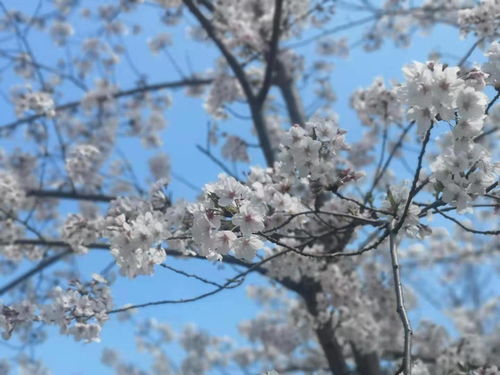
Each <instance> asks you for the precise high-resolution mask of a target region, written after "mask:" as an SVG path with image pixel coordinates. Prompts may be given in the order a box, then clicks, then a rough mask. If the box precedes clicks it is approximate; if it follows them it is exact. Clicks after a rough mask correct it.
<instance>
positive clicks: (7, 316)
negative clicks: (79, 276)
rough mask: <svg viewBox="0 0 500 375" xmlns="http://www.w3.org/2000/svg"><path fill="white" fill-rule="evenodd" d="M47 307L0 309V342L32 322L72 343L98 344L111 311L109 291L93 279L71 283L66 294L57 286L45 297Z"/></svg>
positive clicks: (28, 305) (18, 305) (21, 304)
mask: <svg viewBox="0 0 500 375" xmlns="http://www.w3.org/2000/svg"><path fill="white" fill-rule="evenodd" d="M49 297H50V303H46V304H40V305H36V304H33V303H32V302H30V301H29V300H25V301H21V302H18V303H16V304H13V305H10V306H6V305H1V311H0V327H1V329H2V336H3V338H9V337H10V336H11V335H12V333H13V332H22V331H23V330H24V331H26V330H29V329H30V328H32V325H33V324H35V323H36V322H43V323H46V324H51V325H56V326H58V327H59V329H60V331H61V333H63V334H67V335H71V336H73V337H74V338H75V339H76V340H84V341H86V342H91V341H99V334H100V331H101V326H102V324H103V323H104V322H105V321H106V320H107V319H108V315H107V311H108V310H109V309H110V308H111V307H112V298H111V294H110V290H109V287H108V286H107V285H106V284H105V283H104V280H103V279H102V277H101V276H99V275H96V276H95V277H94V280H93V281H91V282H90V283H88V284H80V283H79V282H75V283H74V285H73V286H72V287H70V288H68V289H66V290H63V289H62V288H61V287H59V286H57V287H55V288H54V289H52V290H51V292H50V293H49Z"/></svg>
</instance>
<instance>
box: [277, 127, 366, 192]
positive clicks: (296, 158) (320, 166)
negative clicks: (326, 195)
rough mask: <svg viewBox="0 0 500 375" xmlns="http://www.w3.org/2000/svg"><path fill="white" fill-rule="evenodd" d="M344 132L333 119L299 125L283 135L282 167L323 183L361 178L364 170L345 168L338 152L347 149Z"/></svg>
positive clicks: (335, 182) (340, 183)
mask: <svg viewBox="0 0 500 375" xmlns="http://www.w3.org/2000/svg"><path fill="white" fill-rule="evenodd" d="M345 133H346V132H345V131H344V130H342V129H339V128H338V127H337V125H336V123H335V122H334V121H332V120H319V119H317V120H314V121H310V122H307V123H306V124H305V126H304V127H300V126H298V125H294V126H292V128H291V129H290V130H289V131H288V132H287V133H285V134H284V135H283V137H282V139H281V142H282V145H281V149H280V154H279V156H278V157H279V160H280V161H281V163H282V164H281V168H282V170H284V171H287V172H289V173H293V174H294V173H295V171H297V173H298V176H299V177H309V178H310V179H311V180H312V181H315V182H317V183H319V184H320V185H321V186H324V187H329V188H333V187H336V188H338V187H339V186H341V185H343V184H345V183H347V182H349V181H353V180H357V179H359V178H360V177H362V175H363V174H362V173H360V172H355V171H352V170H350V169H348V168H347V169H342V168H341V166H342V164H343V162H344V160H343V159H342V158H341V157H340V156H339V155H338V154H339V152H340V151H342V150H348V149H349V147H348V146H347V144H346V143H345Z"/></svg>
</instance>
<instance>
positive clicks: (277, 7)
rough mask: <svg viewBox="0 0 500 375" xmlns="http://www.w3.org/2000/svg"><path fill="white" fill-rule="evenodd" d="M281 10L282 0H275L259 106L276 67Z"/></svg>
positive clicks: (258, 95)
mask: <svg viewBox="0 0 500 375" xmlns="http://www.w3.org/2000/svg"><path fill="white" fill-rule="evenodd" d="M282 9H283V0H276V1H275V2H274V16H273V31H272V35H271V42H270V46H269V52H268V56H267V66H266V72H265V73H264V82H263V83H262V88H261V89H260V91H259V93H258V94H257V102H258V103H259V104H260V105H261V106H262V104H263V103H264V101H265V100H266V97H267V94H268V92H269V89H270V88H271V82H272V75H273V72H274V69H275V65H276V59H277V54H278V44H279V37H280V23H281V13H282Z"/></svg>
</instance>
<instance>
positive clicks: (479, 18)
mask: <svg viewBox="0 0 500 375" xmlns="http://www.w3.org/2000/svg"><path fill="white" fill-rule="evenodd" d="M499 13H500V2H499V1H498V0H481V1H480V2H479V3H477V4H476V6H475V7H472V8H468V9H462V10H460V11H459V12H458V23H459V24H460V28H461V31H462V33H463V34H464V35H467V34H468V33H470V32H473V33H474V34H476V35H477V37H478V38H485V37H489V38H493V37H495V36H498V29H499V28H500V21H499V19H498V14H499Z"/></svg>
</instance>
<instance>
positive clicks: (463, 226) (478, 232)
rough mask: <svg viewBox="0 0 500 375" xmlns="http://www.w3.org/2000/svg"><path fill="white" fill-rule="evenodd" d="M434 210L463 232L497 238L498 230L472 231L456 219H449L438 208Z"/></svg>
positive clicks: (499, 233)
mask: <svg viewBox="0 0 500 375" xmlns="http://www.w3.org/2000/svg"><path fill="white" fill-rule="evenodd" d="M434 210H435V211H436V212H437V213H438V214H440V215H441V216H443V217H444V218H446V219H448V220H450V221H453V222H454V223H455V224H457V225H458V226H459V227H460V228H462V229H463V230H465V231H467V232H471V233H474V234H483V235H490V236H498V235H500V230H477V229H473V228H469V227H467V226H465V225H464V224H462V223H461V222H460V221H458V220H457V219H455V218H454V217H451V216H449V215H447V214H445V213H444V212H443V211H441V210H440V209H438V208H434Z"/></svg>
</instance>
